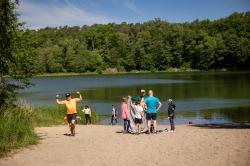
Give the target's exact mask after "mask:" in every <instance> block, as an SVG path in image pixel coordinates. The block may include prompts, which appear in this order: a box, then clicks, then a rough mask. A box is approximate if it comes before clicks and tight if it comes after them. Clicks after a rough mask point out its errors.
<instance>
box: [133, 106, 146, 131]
mask: <svg viewBox="0 0 250 166" xmlns="http://www.w3.org/2000/svg"><path fill="white" fill-rule="evenodd" d="M135 104H136V105H134V104H133V103H132V101H131V107H132V108H133V109H134V110H135V126H136V127H135V130H136V133H137V134H140V132H141V127H140V125H141V124H142V116H143V108H142V106H141V105H140V101H136V103H135Z"/></svg>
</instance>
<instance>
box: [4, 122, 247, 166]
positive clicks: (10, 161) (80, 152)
mask: <svg viewBox="0 0 250 166" xmlns="http://www.w3.org/2000/svg"><path fill="white" fill-rule="evenodd" d="M164 128H165V126H159V129H164ZM121 129H122V127H121V126H102V125H89V126H83V125H78V126H77V130H76V131H77V133H76V136H75V137H70V136H65V135H63V134H64V133H66V132H67V127H66V126H55V127H41V128H36V132H37V133H38V135H39V136H40V138H41V140H40V143H39V144H38V145H33V146H29V147H27V148H23V149H19V150H15V152H12V153H10V154H9V155H8V156H7V157H4V158H1V159H0V165H1V166H13V165H15V166H34V165H36V166H47V165H55V166H57V165H58V166H59V165H60V166H61V165H75V166H78V165H79V166H80V165H84V166H88V165H89V166H100V165H101V166H119V165H120V166H123V165H124V166H125V165H127V166H128V165H143V166H154V165H160V166H166V165H172V166H184V165H185V166H187V165H190V166H191V165H192V166H196V165H197V166H200V165H202V166H210V165H213V166H234V165H235V166H249V165H250V141H249V140H250V129H226V128H224V129H223V128H222V129H212V128H200V127H191V126H184V125H179V126H177V127H176V131H177V132H175V133H169V132H162V133H159V134H151V135H147V134H141V135H131V134H123V133H119V132H120V131H121Z"/></svg>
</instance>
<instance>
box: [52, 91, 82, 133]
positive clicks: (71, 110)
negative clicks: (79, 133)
mask: <svg viewBox="0 0 250 166" xmlns="http://www.w3.org/2000/svg"><path fill="white" fill-rule="evenodd" d="M76 93H77V94H78V95H79V97H78V98H73V99H72V98H71V95H70V94H69V93H67V94H65V97H66V99H65V100H63V101H60V100H59V95H56V102H57V104H61V105H65V106H66V109H67V121H68V123H69V128H70V133H71V134H70V135H71V136H75V124H76V114H77V110H76V105H77V103H78V102H79V101H81V100H82V95H81V94H80V92H76Z"/></svg>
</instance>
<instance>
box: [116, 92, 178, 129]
mask: <svg viewBox="0 0 250 166" xmlns="http://www.w3.org/2000/svg"><path fill="white" fill-rule="evenodd" d="M161 106H162V103H161V102H160V100H159V99H158V98H157V97H155V96H154V93H153V91H152V90H149V91H148V96H146V91H145V90H144V89H142V90H141V94H140V96H139V97H137V98H134V99H132V98H131V97H130V96H129V97H128V99H127V98H126V97H123V98H122V104H121V113H122V119H123V121H124V125H123V132H125V133H127V132H135V133H136V134H139V133H141V124H142V123H143V120H144V119H145V120H146V124H147V133H148V134H150V133H156V131H157V121H156V120H157V115H158V112H159V110H160V108H161ZM129 107H131V108H132V109H130V108H129ZM175 107H176V106H175V104H174V103H173V100H172V99H169V100H168V119H169V121H170V126H171V129H170V132H174V131H175V127H174V112H175ZM130 111H133V114H134V118H130V117H129V114H131V112H130ZM131 120H133V122H134V123H135V128H134V130H131V126H130V124H131V122H130V121H131ZM152 122H153V124H152ZM166 130H167V129H166Z"/></svg>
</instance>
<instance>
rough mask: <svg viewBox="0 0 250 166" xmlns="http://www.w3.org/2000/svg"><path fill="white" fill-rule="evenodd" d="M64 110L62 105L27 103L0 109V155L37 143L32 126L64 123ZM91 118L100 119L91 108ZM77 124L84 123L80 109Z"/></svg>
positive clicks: (93, 121) (95, 120)
mask: <svg viewBox="0 0 250 166" xmlns="http://www.w3.org/2000/svg"><path fill="white" fill-rule="evenodd" d="M78 110H80V109H78ZM65 112H66V110H65V107H63V106H56V107H38V108H31V107H29V106H27V105H26V106H21V107H9V108H8V109H5V110H4V111H0V157H2V156H5V155H6V154H7V153H8V152H9V151H10V150H11V149H16V148H20V147H24V146H27V145H32V144H36V143H38V140H39V138H38V136H37V135H36V133H35V131H34V128H35V127H40V126H52V125H58V124H65V123H64V121H63V119H64V116H65ZM91 118H92V123H97V122H98V121H99V120H100V119H99V116H98V115H97V114H96V111H95V110H92V117H91ZM78 124H85V117H84V114H83V113H82V112H81V111H79V113H78Z"/></svg>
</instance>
